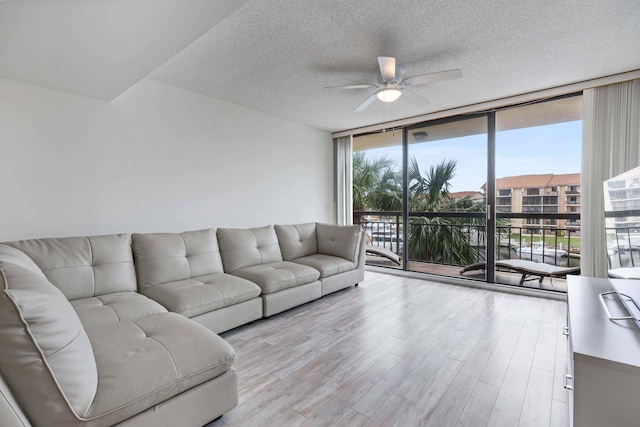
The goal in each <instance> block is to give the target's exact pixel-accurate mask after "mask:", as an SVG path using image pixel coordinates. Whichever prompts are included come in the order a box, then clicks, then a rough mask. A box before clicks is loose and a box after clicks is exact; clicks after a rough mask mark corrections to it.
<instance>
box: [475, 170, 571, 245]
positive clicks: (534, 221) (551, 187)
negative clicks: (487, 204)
mask: <svg viewBox="0 0 640 427" xmlns="http://www.w3.org/2000/svg"><path fill="white" fill-rule="evenodd" d="M482 188H483V190H486V185H485V186H483V187H482ZM496 212H502V213H522V214H524V215H527V214H550V215H545V216H544V217H542V218H512V219H511V226H512V227H523V228H527V229H528V231H529V232H533V233H540V232H541V231H542V229H543V228H546V229H556V228H558V229H572V230H575V231H576V232H578V231H579V228H580V220H579V219H566V218H565V219H559V218H554V217H553V216H554V215H553V214H579V213H580V174H579V173H571V174H560V175H555V174H540V175H518V176H508V177H504V178H498V179H497V180H496ZM572 233H573V232H572Z"/></svg>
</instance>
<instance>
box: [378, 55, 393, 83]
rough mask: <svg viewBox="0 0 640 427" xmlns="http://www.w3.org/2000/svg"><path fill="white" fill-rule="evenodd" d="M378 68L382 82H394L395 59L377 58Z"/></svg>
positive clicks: (387, 57)
mask: <svg viewBox="0 0 640 427" xmlns="http://www.w3.org/2000/svg"><path fill="white" fill-rule="evenodd" d="M378 66H379V67H380V75H381V76H382V80H385V81H387V80H389V81H391V80H395V78H396V58H394V57H392V56H378Z"/></svg>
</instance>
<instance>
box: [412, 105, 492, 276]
mask: <svg viewBox="0 0 640 427" xmlns="http://www.w3.org/2000/svg"><path fill="white" fill-rule="evenodd" d="M406 172H407V204H408V205H407V224H408V236H407V239H408V244H407V259H408V265H407V268H408V270H411V271H420V272H428V273H435V274H440V275H445V276H459V273H460V270H461V268H463V267H465V266H467V265H470V264H475V263H481V262H484V261H485V259H486V249H487V245H486V243H487V233H486V231H487V230H486V226H487V221H486V198H485V196H484V190H483V189H484V187H485V184H486V180H487V117H486V115H479V116H476V117H473V118H458V119H455V120H442V121H436V122H430V123H427V124H421V125H417V126H413V127H410V128H409V129H408V130H407V170H406ZM480 271H482V270H480ZM483 278H484V277H483Z"/></svg>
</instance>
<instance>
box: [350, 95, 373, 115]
mask: <svg viewBox="0 0 640 427" xmlns="http://www.w3.org/2000/svg"><path fill="white" fill-rule="evenodd" d="M375 100H376V94H375V93H374V94H373V95H371V96H370V97H368V98H367V99H365V100H364V101H362V104H360V105H358V106H357V107H356V108H354V109H353V111H354V112H356V113H358V112H360V111H364V110H365V109H366V108H367V107H368V106H369V105H371V104H372V103H373V101H375Z"/></svg>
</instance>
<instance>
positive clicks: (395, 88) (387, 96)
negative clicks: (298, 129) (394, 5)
mask: <svg viewBox="0 0 640 427" xmlns="http://www.w3.org/2000/svg"><path fill="white" fill-rule="evenodd" d="M378 66H379V68H380V69H379V70H377V71H376V79H377V81H378V83H377V84H355V85H345V86H328V87H325V88H323V89H376V91H375V92H374V93H373V94H372V95H371V96H370V97H368V98H367V99H365V100H364V101H363V102H362V103H361V104H360V105H358V106H357V107H356V108H355V109H354V110H353V111H355V112H358V111H363V110H365V109H366V108H367V107H368V106H369V105H371V104H372V103H373V101H375V100H376V98H377V99H379V100H380V101H382V102H393V101H395V100H396V99H398V98H400V95H402V91H403V90H404V89H407V88H408V87H410V86H417V85H423V84H427V83H433V82H437V81H441V80H451V79H459V78H461V77H462V70H459V69H455V70H448V71H439V72H437V73H430V74H423V75H421V76H415V77H410V78H408V79H403V78H402V75H403V73H404V68H403V67H402V65H400V64H396V58H394V57H391V56H379V57H378ZM414 93H415V92H414ZM416 95H418V94H416ZM418 96H420V95H418ZM421 98H422V97H421ZM425 101H426V100H425ZM427 102H428V101H427Z"/></svg>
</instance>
